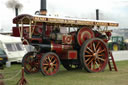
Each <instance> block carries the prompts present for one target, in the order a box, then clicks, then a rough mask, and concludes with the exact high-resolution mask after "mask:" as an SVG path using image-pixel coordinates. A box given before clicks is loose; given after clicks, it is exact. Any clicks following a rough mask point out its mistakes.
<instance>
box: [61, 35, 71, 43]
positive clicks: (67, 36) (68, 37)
mask: <svg viewBox="0 0 128 85" xmlns="http://www.w3.org/2000/svg"><path fill="white" fill-rule="evenodd" d="M62 42H63V43H64V44H72V36H71V35H64V36H63V40H62Z"/></svg>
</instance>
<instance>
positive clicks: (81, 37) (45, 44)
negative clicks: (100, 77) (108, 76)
mask: <svg viewBox="0 0 128 85" xmlns="http://www.w3.org/2000/svg"><path fill="white" fill-rule="evenodd" d="M13 23H14V24H18V27H13V36H17V37H19V36H20V37H21V39H22V41H23V43H24V44H29V45H32V46H34V47H35V50H34V51H33V52H28V53H27V54H26V55H25V56H24V57H23V60H22V65H23V67H24V69H25V72H26V73H36V72H38V71H40V70H41V72H42V74H44V75H48V76H49V75H54V74H56V73H57V72H58V71H59V67H60V64H61V63H62V65H63V66H64V68H66V69H67V70H74V69H82V68H84V69H85V70H86V71H87V72H100V71H103V70H104V69H105V67H106V65H107V63H108V56H109V54H108V48H107V46H106V44H107V41H108V40H109V38H110V36H111V31H110V30H108V27H109V26H112V27H117V26H118V23H116V22H108V21H100V20H86V19H74V18H58V17H54V18H53V17H47V16H39V15H38V16H31V15H26V14H23V15H19V16H17V17H15V18H14V19H13Z"/></svg>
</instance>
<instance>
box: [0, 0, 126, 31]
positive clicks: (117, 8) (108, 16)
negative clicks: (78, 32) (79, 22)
mask: <svg viewBox="0 0 128 85" xmlns="http://www.w3.org/2000/svg"><path fill="white" fill-rule="evenodd" d="M17 1H18V0H17ZM7 2H8V0H0V10H1V12H0V29H1V28H3V29H4V30H7V31H10V30H11V29H12V26H13V24H12V19H13V18H14V17H15V12H14V10H13V9H10V8H7V6H6V3H7ZM19 3H21V4H22V5H23V7H22V9H21V10H20V12H19V14H23V13H25V14H34V13H35V11H37V10H40V0H19ZM96 9H99V12H100V19H101V20H110V21H116V22H119V24H120V26H119V27H121V28H128V0H47V11H48V15H49V14H51V15H52V16H54V15H55V14H58V15H59V16H71V17H79V18H88V19H95V10H96Z"/></svg>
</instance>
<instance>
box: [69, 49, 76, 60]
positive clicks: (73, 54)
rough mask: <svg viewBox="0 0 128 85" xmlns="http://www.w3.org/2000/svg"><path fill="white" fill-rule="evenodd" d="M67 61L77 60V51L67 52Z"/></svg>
mask: <svg viewBox="0 0 128 85" xmlns="http://www.w3.org/2000/svg"><path fill="white" fill-rule="evenodd" d="M68 59H77V51H76V50H69V51H68Z"/></svg>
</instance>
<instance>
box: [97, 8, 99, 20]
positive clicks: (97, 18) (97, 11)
mask: <svg viewBox="0 0 128 85" xmlns="http://www.w3.org/2000/svg"><path fill="white" fill-rule="evenodd" d="M96 20H99V9H96Z"/></svg>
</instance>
